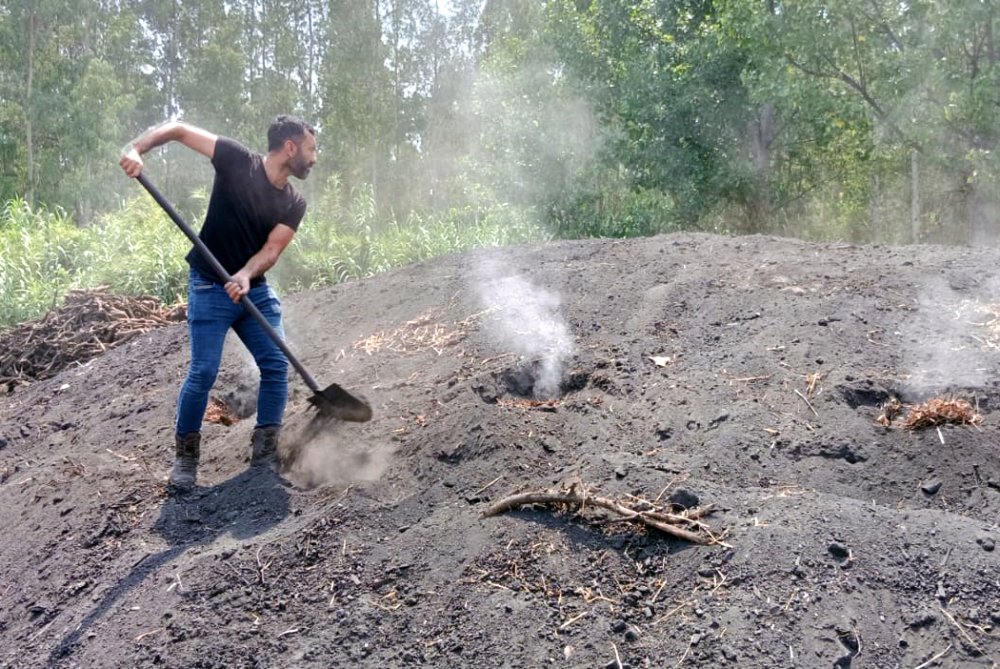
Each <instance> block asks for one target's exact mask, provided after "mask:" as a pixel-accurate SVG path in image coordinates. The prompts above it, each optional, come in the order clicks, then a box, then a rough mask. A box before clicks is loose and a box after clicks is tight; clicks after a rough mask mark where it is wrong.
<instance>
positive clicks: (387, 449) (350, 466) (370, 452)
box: [278, 410, 393, 488]
mask: <svg viewBox="0 0 1000 669" xmlns="http://www.w3.org/2000/svg"><path fill="white" fill-rule="evenodd" d="M392 453H393V449H392V447H391V446H389V445H388V444H385V443H380V442H377V441H371V440H369V439H366V438H365V437H363V436H362V435H360V434H359V433H358V431H357V430H356V429H352V428H351V426H349V425H345V424H344V423H342V422H340V421H338V420H335V419H323V418H321V417H319V416H317V415H316V414H314V413H313V412H312V410H308V412H307V414H297V415H293V416H292V417H291V419H290V420H289V421H287V422H286V425H285V429H284V430H283V434H282V439H281V445H280V447H279V452H278V460H279V462H280V465H281V471H282V474H283V475H284V476H286V477H288V478H289V479H290V480H291V481H292V482H294V483H295V484H296V485H299V486H301V487H304V488H315V487H318V486H322V485H330V484H338V483H356V482H365V481H376V480H378V479H379V478H380V477H381V476H382V473H383V472H385V470H386V468H387V467H388V466H389V462H390V460H391V457H392Z"/></svg>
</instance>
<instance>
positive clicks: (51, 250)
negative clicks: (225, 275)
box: [0, 197, 190, 325]
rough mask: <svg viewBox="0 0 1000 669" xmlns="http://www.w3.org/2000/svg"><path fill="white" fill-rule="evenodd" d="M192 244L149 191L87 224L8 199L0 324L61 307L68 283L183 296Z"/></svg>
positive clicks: (3, 217)
mask: <svg viewBox="0 0 1000 669" xmlns="http://www.w3.org/2000/svg"><path fill="white" fill-rule="evenodd" d="M189 248H190V243H189V242H188V241H187V239H186V238H185V237H184V236H183V235H182V234H181V233H180V232H179V231H178V230H177V229H176V227H175V226H174V224H173V223H172V222H171V221H170V220H169V219H168V218H167V217H166V216H165V215H164V214H163V213H162V212H161V211H160V210H159V208H158V207H157V205H156V203H155V202H153V201H152V200H151V199H150V198H148V197H142V198H136V199H134V200H132V201H130V202H129V203H127V205H126V206H125V207H124V208H123V209H121V210H120V211H118V212H115V213H112V214H108V215H106V216H105V217H103V218H102V219H101V220H100V221H98V222H96V223H95V224H94V225H92V226H89V227H87V228H79V227H77V226H76V225H75V224H74V223H73V221H72V219H71V218H70V217H69V216H68V215H66V214H65V213H64V212H62V211H58V210H56V211H46V210H32V208H31V207H29V206H28V205H27V204H26V203H25V202H24V201H23V200H10V201H8V202H7V203H6V205H5V206H4V208H3V210H2V212H0V324H3V325H9V324H12V323H18V322H21V321H24V320H28V319H31V318H35V317H38V316H40V315H41V314H43V313H45V312H46V311H48V310H50V309H52V308H54V307H57V306H59V305H60V304H61V303H62V301H63V298H64V297H65V295H66V292H67V291H68V290H69V289H70V288H89V287H96V286H102V285H104V286H108V287H109V288H110V289H111V290H112V291H113V292H115V293H119V294H133V295H153V296H155V297H157V298H159V299H160V300H161V301H163V302H164V303H167V304H171V303H174V302H176V301H178V300H179V299H181V298H182V296H183V293H184V289H185V286H186V271H185V268H186V264H185V263H184V255H185V254H186V253H187V250H188V249H189Z"/></svg>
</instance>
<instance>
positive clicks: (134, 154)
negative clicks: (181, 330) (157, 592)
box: [119, 116, 316, 490]
mask: <svg viewBox="0 0 1000 669" xmlns="http://www.w3.org/2000/svg"><path fill="white" fill-rule="evenodd" d="M170 141H176V142H180V143H181V144H183V145H184V146H186V147H188V148H189V149H193V150H194V151H197V152H198V153H200V154H202V155H204V156H205V157H207V158H209V159H210V160H211V161H212V165H213V167H214V168H215V181H214V183H213V186H212V195H211V199H210V200H209V203H208V212H207V213H206V215H205V222H204V224H203V226H202V229H201V233H200V234H199V238H200V239H201V240H202V241H203V242H204V245H205V246H207V247H208V250H209V251H211V254H212V255H214V256H215V257H216V258H217V259H218V262H219V263H220V264H221V265H222V267H223V268H224V269H225V271H226V273H228V274H229V275H230V279H231V280H230V281H228V282H225V283H223V282H222V281H221V280H220V279H219V274H218V273H217V272H216V271H213V266H212V264H211V263H210V262H208V261H207V260H206V258H205V257H204V255H203V254H201V253H199V252H198V251H197V250H196V249H194V248H193V249H192V250H191V252H190V253H189V254H188V255H187V258H186V259H187V262H188V264H189V265H190V272H189V276H188V317H187V318H188V332H189V335H190V340H191V364H190V367H189V368H188V374H187V378H186V379H185V381H184V385H183V386H182V387H181V391H180V396H179V398H178V403H177V424H176V435H175V451H174V466H173V470H172V471H171V472H170V483H171V485H172V486H173V487H174V488H175V489H178V490H187V489H190V488H192V487H194V485H195V480H196V478H197V474H198V461H199V458H200V455H201V423H202V419H203V417H204V415H205V409H206V407H207V406H208V395H209V392H210V391H211V389H212V385H213V384H214V383H215V378H216V375H217V374H218V371H219V364H220V362H221V360H222V350H223V344H224V343H225V339H226V333H227V332H228V331H229V329H230V328H232V329H233V330H234V331H235V332H236V334H237V336H238V337H239V338H240V340H241V341H242V342H243V344H244V345H245V346H246V347H247V349H248V350H249V351H250V353H251V354H252V355H253V358H254V361H255V362H256V363H257V367H258V369H259V370H260V388H259V390H258V394H257V423H256V427H254V431H253V437H252V439H251V459H250V462H251V465H252V466H257V465H270V464H272V463H273V462H274V460H275V457H276V452H277V446H278V437H279V435H280V432H281V424H282V419H283V416H284V412H285V404H286V403H287V401H288V359H287V358H286V356H285V355H284V353H283V351H282V348H281V346H280V345H279V344H278V343H277V342H276V341H275V340H274V339H273V338H272V336H270V335H269V334H268V333H267V332H266V330H265V328H264V326H263V325H262V324H261V323H259V322H258V321H257V320H255V318H251V317H250V314H249V313H248V312H247V311H246V310H245V309H244V306H243V305H242V304H241V300H242V299H243V297H244V296H247V297H248V298H249V299H250V301H251V302H252V304H253V305H255V306H256V308H257V309H258V310H259V311H260V313H261V314H263V316H264V319H265V320H266V321H267V323H269V324H270V325H271V327H272V328H273V329H274V331H276V332H277V333H278V334H279V335H280V336H281V337H283V336H284V335H283V331H282V325H281V303H280V301H279V300H278V296H277V295H276V294H275V292H274V291H273V290H272V289H271V287H270V286H268V284H267V282H266V280H265V278H264V273H265V272H266V271H267V270H268V269H270V268H271V267H272V266H273V265H274V263H275V262H277V260H278V257H279V256H280V255H281V252H282V251H284V250H285V248H286V247H287V246H288V244H289V243H290V242H291V241H292V237H293V236H294V235H295V231H296V230H297V229H298V226H299V223H300V222H301V221H302V217H303V215H304V214H305V210H306V202H305V200H304V199H303V198H302V196H301V195H300V194H299V193H298V192H296V190H295V188H293V187H292V185H291V184H290V183H289V181H288V179H289V177H292V176H294V177H296V178H298V179H305V178H306V177H307V176H308V175H309V170H310V169H312V167H313V165H314V164H315V163H316V132H315V130H314V129H313V128H312V127H311V126H309V125H308V124H307V123H305V122H304V121H303V120H302V119H299V118H296V117H294V116H278V117H277V118H276V119H275V120H274V121H273V122H272V123H271V126H270V127H269V128H268V131H267V153H266V154H263V155H262V154H258V153H256V152H253V151H251V150H249V149H247V148H246V147H245V146H243V145H242V144H240V143H238V142H236V141H234V140H232V139H229V138H227V137H219V136H217V135H214V134H212V133H211V132H208V131H206V130H203V129H201V128H198V127H195V126H192V125H189V124H187V123H181V122H170V123H165V124H163V125H160V126H157V127H155V128H153V129H152V130H150V131H148V132H146V133H145V134H143V135H141V136H139V137H138V138H136V139H135V140H133V141H132V142H131V143H130V144H129V145H127V146H126V150H125V152H123V155H122V157H121V160H120V161H119V164H120V165H121V166H122V169H124V170H125V173H126V174H127V175H128V176H130V177H139V175H140V173H141V172H142V168H143V162H142V157H141V156H142V155H143V154H144V153H147V152H148V151H150V150H152V149H154V148H156V147H158V146H161V145H163V144H166V143H167V142H170ZM192 234H193V233H192Z"/></svg>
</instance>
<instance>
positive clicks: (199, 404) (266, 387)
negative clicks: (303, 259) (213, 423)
mask: <svg viewBox="0 0 1000 669" xmlns="http://www.w3.org/2000/svg"><path fill="white" fill-rule="evenodd" d="M249 297H250V300H251V301H252V302H253V303H254V305H256V307H257V308H258V309H259V310H260V312H261V313H262V314H263V315H264V318H265V319H266V320H267V322H268V323H270V324H271V326H272V327H273V328H274V329H275V330H277V331H278V334H280V335H281V337H282V338H284V336H285V333H284V330H283V329H282V327H281V301H280V300H279V299H278V296H277V295H276V294H275V292H274V291H273V290H271V287H270V286H268V285H267V284H263V285H260V286H256V287H254V288H251V289H250V293H249ZM187 320H188V333H189V335H190V340H191V366H190V367H189V368H188V374H187V378H186V379H185V380H184V385H183V386H182V387H181V394H180V397H179V398H178V399H177V434H179V435H183V434H189V433H191V432H200V431H201V423H202V419H203V418H204V417H205V409H206V408H207V407H208V394H209V391H211V390H212V385H213V384H214V383H215V377H216V376H217V375H218V373H219V363H220V362H221V361H222V348H223V345H224V344H225V342H226V333H227V332H229V328H232V329H233V330H234V331H235V332H236V335H237V336H238V337H239V338H240V341H242V342H243V344H244V345H245V346H246V347H247V350H249V351H250V353H251V355H253V359H254V361H256V363H257V368H258V369H259V370H260V388H259V389H258V391H257V427H267V426H270V425H281V421H282V417H283V416H284V413H285V404H286V403H287V402H288V359H287V358H285V354H284V353H282V351H281V349H280V348H279V347H278V345H277V344H275V343H274V341H273V340H272V339H271V338H270V337H269V336H268V335H267V333H266V332H265V331H264V328H262V327H261V326H260V323H258V322H257V320H256V319H255V318H254V317H253V316H251V315H250V313H249V312H248V311H247V310H246V309H244V308H243V305H242V304H236V303H235V302H233V301H232V300H231V299H229V295H227V294H226V290H225V288H223V287H222V284H220V283H216V282H214V281H212V280H210V279H209V278H208V277H206V276H204V275H203V274H202V273H201V272H198V271H196V270H193V269H192V270H191V271H190V274H189V276H188V309H187Z"/></svg>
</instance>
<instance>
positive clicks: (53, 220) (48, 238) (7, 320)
mask: <svg viewBox="0 0 1000 669" xmlns="http://www.w3.org/2000/svg"><path fill="white" fill-rule="evenodd" d="M83 237H84V233H83V232H82V231H81V230H79V229H78V228H76V226H74V225H73V222H72V221H71V220H70V218H69V217H68V216H66V214H65V213H63V212H61V211H53V212H48V211H44V210H39V211H35V210H32V208H31V207H30V206H29V205H28V204H27V203H26V202H25V201H24V200H20V199H14V200H8V201H7V203H6V204H5V205H4V207H3V209H2V210H0V325H9V324H12V323H18V322H20V321H23V320H26V319H29V318H32V317H35V316H38V315H39V314H41V313H43V312H45V311H46V310H48V309H51V308H52V307H55V306H57V305H58V304H60V303H61V302H62V298H63V296H64V295H65V293H66V290H67V289H68V288H69V287H70V286H71V285H72V282H73V277H74V275H75V274H76V272H77V271H78V270H79V268H80V260H81V259H80V249H81V248H83V246H84V245H85V243H84V240H83Z"/></svg>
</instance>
